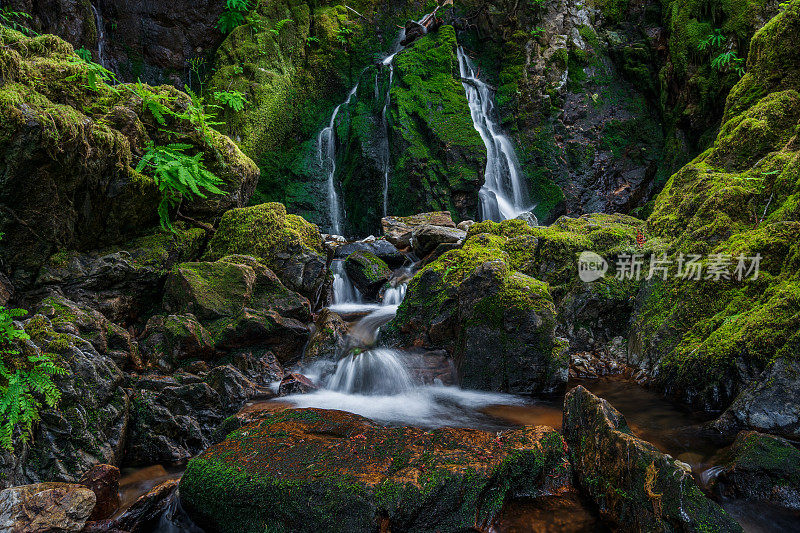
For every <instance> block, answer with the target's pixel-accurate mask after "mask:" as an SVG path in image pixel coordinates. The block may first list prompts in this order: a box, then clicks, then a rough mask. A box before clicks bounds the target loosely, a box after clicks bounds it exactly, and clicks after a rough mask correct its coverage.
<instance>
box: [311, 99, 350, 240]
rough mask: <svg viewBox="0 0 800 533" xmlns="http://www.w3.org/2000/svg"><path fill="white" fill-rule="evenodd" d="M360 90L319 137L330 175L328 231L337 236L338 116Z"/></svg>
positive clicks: (323, 161)
mask: <svg viewBox="0 0 800 533" xmlns="http://www.w3.org/2000/svg"><path fill="white" fill-rule="evenodd" d="M357 90H358V84H356V85H355V87H353V88H352V90H351V91H350V92H349V93H348V95H347V99H346V100H345V101H344V102H342V103H341V104H339V105H338V106H336V108H335V109H334V110H333V114H332V115H331V120H330V123H329V124H328V127H327V128H324V129H323V130H322V131H320V132H319V136H318V137H317V155H318V157H319V164H320V166H321V167H322V168H323V170H324V171H325V172H326V173H327V174H328V210H329V212H330V221H329V222H330V227H329V228H328V231H329V232H330V233H334V234H336V235H341V233H342V223H341V216H342V212H341V206H340V205H339V195H338V194H337V192H336V182H335V177H336V131H335V130H334V128H335V126H336V116H337V115H338V114H339V110H340V109H341V108H342V106H346V105H348V104H350V100H352V98H353V95H354V94H356V91H357Z"/></svg>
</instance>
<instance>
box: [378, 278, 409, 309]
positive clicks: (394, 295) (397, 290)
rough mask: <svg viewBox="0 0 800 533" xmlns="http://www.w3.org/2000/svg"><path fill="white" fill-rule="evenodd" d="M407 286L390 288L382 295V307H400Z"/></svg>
mask: <svg viewBox="0 0 800 533" xmlns="http://www.w3.org/2000/svg"><path fill="white" fill-rule="evenodd" d="M407 288H408V284H406V283H401V284H400V285H398V286H397V287H390V288H388V289H386V291H385V292H384V293H383V305H400V304H401V303H403V300H404V299H405V297H406V289H407Z"/></svg>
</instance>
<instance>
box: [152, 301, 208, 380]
mask: <svg viewBox="0 0 800 533" xmlns="http://www.w3.org/2000/svg"><path fill="white" fill-rule="evenodd" d="M139 348H140V353H141V356H142V360H143V361H142V362H143V363H144V364H145V365H147V366H149V367H151V368H156V369H158V370H159V371H161V372H172V371H173V370H175V368H176V367H177V366H178V365H180V364H181V363H182V362H185V361H187V360H198V359H199V360H208V359H212V358H213V357H214V355H215V350H214V340H213V339H212V337H211V334H210V333H209V332H208V330H206V328H204V327H203V325H202V324H200V322H198V321H197V319H196V318H195V317H194V316H192V315H155V316H152V317H150V319H149V320H148V321H147V325H146V326H145V329H144V332H143V333H142V338H141V340H140V341H139Z"/></svg>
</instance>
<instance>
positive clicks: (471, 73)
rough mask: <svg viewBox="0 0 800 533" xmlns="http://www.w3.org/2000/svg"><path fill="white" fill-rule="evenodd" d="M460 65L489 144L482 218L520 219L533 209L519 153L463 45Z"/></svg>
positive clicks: (475, 115) (475, 117) (479, 126)
mask: <svg viewBox="0 0 800 533" xmlns="http://www.w3.org/2000/svg"><path fill="white" fill-rule="evenodd" d="M458 65H459V68H460V71H461V78H462V80H464V81H462V85H463V86H464V91H466V94H467V102H468V104H469V109H470V113H471V115H472V122H473V124H474V125H475V130H476V131H477V132H478V133H479V134H480V136H481V139H483V143H484V144H485V145H486V159H487V160H486V171H485V173H484V184H483V187H482V188H481V190H480V200H481V219H482V220H494V221H498V222H499V221H502V220H507V219H510V218H516V217H518V216H519V215H521V214H522V213H525V212H527V211H530V210H531V208H532V206H531V205H530V201H529V199H528V194H527V191H526V190H525V184H524V182H523V181H522V175H521V172H520V167H519V160H518V159H517V154H516V152H515V151H514V147H513V146H512V144H511V141H510V140H509V138H508V137H506V136H505V135H503V133H502V131H501V129H500V126H499V124H498V121H497V119H496V111H495V109H494V102H493V98H492V92H491V90H490V89H489V86H488V85H486V83H484V82H483V81H481V80H480V78H478V75H477V73H476V70H475V65H473V63H472V60H470V58H469V57H467V54H466V53H465V52H464V50H463V48H461V47H460V46H459V47H458Z"/></svg>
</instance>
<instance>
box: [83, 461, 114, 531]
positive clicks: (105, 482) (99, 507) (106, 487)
mask: <svg viewBox="0 0 800 533" xmlns="http://www.w3.org/2000/svg"><path fill="white" fill-rule="evenodd" d="M119 478H120V474H119V468H117V467H116V466H112V465H103V464H99V465H94V466H93V467H92V468H91V469H89V471H88V472H86V473H84V474H83V475H82V476H81V478H80V479H79V480H78V484H79V485H83V486H85V487H87V488H88V489H90V490H91V491H92V492H94V495H95V496H96V497H97V503H96V505H95V506H94V511H92V514H91V516H89V520H103V519H105V518H109V517H110V516H111V515H112V514H114V512H115V511H116V510H117V509H119V504H120V500H119Z"/></svg>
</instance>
